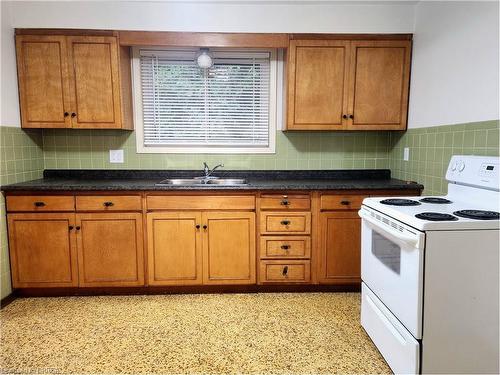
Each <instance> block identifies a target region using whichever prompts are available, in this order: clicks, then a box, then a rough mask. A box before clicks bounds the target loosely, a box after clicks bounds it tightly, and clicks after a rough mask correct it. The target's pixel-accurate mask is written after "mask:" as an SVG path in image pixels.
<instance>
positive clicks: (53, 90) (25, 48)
mask: <svg viewBox="0 0 500 375" xmlns="http://www.w3.org/2000/svg"><path fill="white" fill-rule="evenodd" d="M16 52H17V73H18V79H19V98H20V106H21V120H22V127H23V128H67V127H71V120H70V117H69V111H70V94H69V86H68V79H67V77H68V69H67V52H66V38H65V37H64V36H57V35H52V36H43V35H18V36H17V37H16ZM65 113H66V115H65Z"/></svg>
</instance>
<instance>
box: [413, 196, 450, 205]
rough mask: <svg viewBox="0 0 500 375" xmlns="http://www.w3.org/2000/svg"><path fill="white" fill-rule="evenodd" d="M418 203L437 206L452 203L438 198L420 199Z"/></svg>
mask: <svg viewBox="0 0 500 375" xmlns="http://www.w3.org/2000/svg"><path fill="white" fill-rule="evenodd" d="M420 202H424V203H437V204H448V203H452V201H450V200H449V199H446V198H439V197H427V198H422V199H420Z"/></svg>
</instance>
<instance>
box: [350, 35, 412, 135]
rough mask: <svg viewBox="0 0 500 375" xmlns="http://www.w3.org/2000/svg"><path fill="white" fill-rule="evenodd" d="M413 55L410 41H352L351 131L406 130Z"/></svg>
mask: <svg viewBox="0 0 500 375" xmlns="http://www.w3.org/2000/svg"><path fill="white" fill-rule="evenodd" d="M410 53H411V41H408V40H399V41H380V40H379V41H352V42H351V71H350V89H349V110H348V112H349V115H350V116H349V117H350V118H349V122H348V128H349V129H359V130H383V129H386V130H404V129H406V120H407V112H408V90H409V82H410ZM351 116H352V118H351Z"/></svg>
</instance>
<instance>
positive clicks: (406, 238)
mask: <svg viewBox="0 0 500 375" xmlns="http://www.w3.org/2000/svg"><path fill="white" fill-rule="evenodd" d="M359 216H360V217H361V218H362V219H363V220H365V221H366V222H367V223H368V224H370V226H371V227H372V229H374V230H375V231H376V232H380V233H381V234H382V233H384V234H386V235H388V236H389V237H392V238H394V239H396V240H398V241H399V242H404V243H405V244H409V245H411V246H413V247H417V244H418V240H419V238H418V236H410V235H405V234H403V233H401V232H400V231H398V230H395V229H392V228H391V227H385V226H381V224H382V223H380V222H378V221H377V220H375V219H373V218H372V217H371V216H369V215H367V214H366V213H365V212H363V211H359Z"/></svg>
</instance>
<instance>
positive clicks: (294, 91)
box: [287, 40, 350, 130]
mask: <svg viewBox="0 0 500 375" xmlns="http://www.w3.org/2000/svg"><path fill="white" fill-rule="evenodd" d="M349 45H350V42H349V41H344V40H292V41H290V48H289V50H288V51H289V52H288V53H289V56H288V120H287V129H289V130H294V129H296V130H329V129H342V128H344V127H345V124H346V122H347V120H346V119H344V118H343V116H344V115H345V114H346V113H347V93H348V90H347V79H348V73H349V58H350V56H349Z"/></svg>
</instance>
